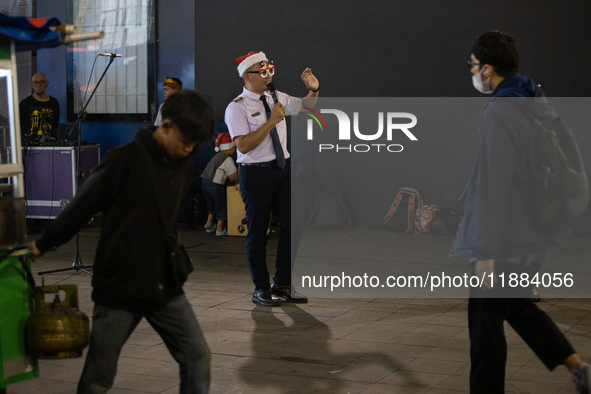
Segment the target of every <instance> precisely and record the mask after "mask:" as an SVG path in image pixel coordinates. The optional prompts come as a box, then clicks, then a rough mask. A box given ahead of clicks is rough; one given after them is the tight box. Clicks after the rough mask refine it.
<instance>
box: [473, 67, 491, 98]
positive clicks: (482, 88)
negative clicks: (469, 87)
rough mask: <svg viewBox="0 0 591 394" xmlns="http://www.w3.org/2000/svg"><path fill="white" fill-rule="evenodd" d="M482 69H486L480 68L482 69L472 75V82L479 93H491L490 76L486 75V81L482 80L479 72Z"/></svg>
mask: <svg viewBox="0 0 591 394" xmlns="http://www.w3.org/2000/svg"><path fill="white" fill-rule="evenodd" d="M484 70H486V69H482V71H481V72H479V73H478V74H476V75H472V84H473V85H474V87H475V88H476V90H478V91H479V92H480V93H484V94H489V93H492V89H491V88H490V77H488V79H487V80H486V81H483V80H482V75H481V73H482V72H483V71H484Z"/></svg>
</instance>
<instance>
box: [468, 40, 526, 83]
mask: <svg viewBox="0 0 591 394" xmlns="http://www.w3.org/2000/svg"><path fill="white" fill-rule="evenodd" d="M470 53H472V54H473V55H474V57H476V59H478V61H479V62H480V64H488V65H491V66H493V67H494V68H495V71H496V72H497V74H499V75H500V76H501V77H504V78H506V77H510V76H512V75H514V74H516V73H517V71H518V69H519V54H518V53H517V44H516V42H515V39H514V38H513V37H511V36H510V35H508V34H505V33H502V32H500V31H490V32H487V33H484V34H481V35H480V36H479V37H478V38H477V39H476V41H474V43H473V44H472V46H471V47H470Z"/></svg>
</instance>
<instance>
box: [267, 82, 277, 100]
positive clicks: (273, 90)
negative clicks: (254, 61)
mask: <svg viewBox="0 0 591 394" xmlns="http://www.w3.org/2000/svg"><path fill="white" fill-rule="evenodd" d="M267 89H268V90H269V92H270V93H271V96H273V102H274V103H275V104H277V103H278V102H279V100H278V99H277V87H276V86H275V84H274V83H273V82H271V83H269V84H268V85H267Z"/></svg>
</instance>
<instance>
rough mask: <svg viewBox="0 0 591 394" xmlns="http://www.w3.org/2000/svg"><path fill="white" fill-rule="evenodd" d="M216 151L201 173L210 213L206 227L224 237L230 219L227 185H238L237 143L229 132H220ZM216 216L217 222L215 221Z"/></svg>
mask: <svg viewBox="0 0 591 394" xmlns="http://www.w3.org/2000/svg"><path fill="white" fill-rule="evenodd" d="M215 151H216V152H218V153H217V154H216V155H215V156H214V157H213V158H212V159H211V160H210V161H209V163H207V167H205V170H204V171H203V173H202V174H201V188H202V189H203V194H204V195H205V201H206V203H207V212H208V213H209V215H208V217H207V223H205V226H204V227H205V231H207V232H208V233H213V232H215V235H217V236H218V237H222V236H225V235H228V229H227V228H226V227H225V225H226V220H227V219H228V210H227V206H226V185H236V186H238V170H237V169H236V165H235V164H234V160H233V159H232V155H234V152H236V145H235V144H234V142H233V141H232V137H230V134H229V133H220V134H218V136H217V138H216V140H215ZM216 218H217V224H216V223H214V221H215V220H214V219H216Z"/></svg>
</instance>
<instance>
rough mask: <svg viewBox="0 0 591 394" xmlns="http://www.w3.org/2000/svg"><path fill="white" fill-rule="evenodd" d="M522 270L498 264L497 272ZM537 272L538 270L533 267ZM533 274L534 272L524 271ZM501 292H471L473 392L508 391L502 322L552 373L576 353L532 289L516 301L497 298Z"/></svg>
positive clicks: (492, 392) (480, 290)
mask: <svg viewBox="0 0 591 394" xmlns="http://www.w3.org/2000/svg"><path fill="white" fill-rule="evenodd" d="M516 269H517V270H518V271H522V272H523V270H520V268H519V266H518V265H515V264H512V263H503V262H499V261H497V262H496V265H495V271H496V273H497V274H498V273H500V272H506V273H509V272H515V270H516ZM534 269H535V268H534ZM472 270H474V267H473V266H472ZM525 271H529V272H530V273H531V272H532V271H531V270H525ZM496 290H498V289H493V290H488V289H478V288H474V289H472V288H471V289H470V300H469V302H468V327H469V331H470V360H471V362H472V365H471V369H470V393H472V394H501V393H504V392H505V364H506V361H507V342H506V341H505V332H504V328H503V322H504V321H505V320H506V321H507V322H508V323H509V324H510V325H511V327H513V329H514V330H515V331H516V332H517V333H518V334H519V335H520V336H521V338H522V339H523V340H524V341H525V343H527V345H528V346H529V347H530V348H531V349H532V350H533V351H534V353H535V354H536V355H537V356H538V357H539V358H540V360H541V361H542V362H543V363H544V365H545V366H546V367H547V368H548V369H549V370H553V369H554V368H556V366H558V365H560V364H562V363H563V362H564V360H565V359H566V358H567V357H568V356H570V355H571V354H573V353H575V351H574V349H573V348H572V346H571V345H570V343H569V342H568V340H567V339H566V337H565V336H564V334H563V333H562V332H561V331H560V330H559V329H558V327H556V324H554V322H553V321H552V319H551V318H550V317H549V316H548V315H547V314H546V313H545V312H543V311H541V310H540V309H539V308H538V307H537V306H536V304H535V303H534V302H533V301H532V299H531V289H521V292H520V294H516V293H514V294H513V295H518V296H517V297H515V298H494V297H495V296H499V295H505V294H503V293H497V294H495V291H496Z"/></svg>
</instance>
